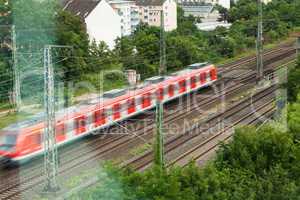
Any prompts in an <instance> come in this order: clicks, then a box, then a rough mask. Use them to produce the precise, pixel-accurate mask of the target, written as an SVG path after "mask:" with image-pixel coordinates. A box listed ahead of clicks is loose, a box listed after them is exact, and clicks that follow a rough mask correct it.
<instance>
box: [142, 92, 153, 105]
mask: <svg viewBox="0 0 300 200" xmlns="http://www.w3.org/2000/svg"><path fill="white" fill-rule="evenodd" d="M149 106H151V94H150V93H146V94H144V95H143V96H142V108H147V107H149Z"/></svg>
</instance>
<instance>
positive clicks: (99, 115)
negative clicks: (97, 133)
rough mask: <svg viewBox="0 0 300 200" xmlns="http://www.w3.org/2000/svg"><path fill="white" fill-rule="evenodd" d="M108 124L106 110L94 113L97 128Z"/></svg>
mask: <svg viewBox="0 0 300 200" xmlns="http://www.w3.org/2000/svg"><path fill="white" fill-rule="evenodd" d="M105 123H106V115H105V110H104V109H101V110H96V111H95V112H94V124H95V127H99V126H102V125H104V124H105Z"/></svg>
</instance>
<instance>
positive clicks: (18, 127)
mask: <svg viewBox="0 0 300 200" xmlns="http://www.w3.org/2000/svg"><path fill="white" fill-rule="evenodd" d="M217 76H218V75H217V69H216V67H215V66H214V65H212V64H208V63H196V64H192V65H190V66H188V67H187V68H186V69H184V70H181V71H178V72H176V73H173V74H171V75H169V76H164V77H162V76H156V77H152V78H149V79H146V80H145V81H144V83H142V84H140V85H138V86H137V87H136V88H134V89H116V90H112V91H109V92H106V93H104V94H103V95H102V96H101V97H99V98H97V99H94V100H90V101H87V102H85V104H84V105H79V106H74V107H71V108H68V109H67V111H64V112H58V113H56V127H55V133H56V141H57V142H56V144H57V145H58V146H62V145H64V144H66V143H69V142H72V141H74V140H77V139H79V138H81V137H84V136H86V135H89V134H91V133H92V132H95V131H97V130H99V129H103V128H104V127H108V126H111V125H113V124H114V123H116V122H118V121H122V120H125V119H127V118H130V117H132V116H133V115H137V114H139V113H142V112H144V111H145V110H149V109H151V108H153V107H155V105H156V101H157V100H159V101H162V102H167V101H170V100H172V99H175V98H178V97H180V96H182V95H184V94H188V93H190V92H192V91H195V90H198V89H200V88H203V87H206V86H209V85H211V84H212V83H214V82H215V81H217V79H218V77H217ZM43 132H44V115H43V114H42V115H36V116H34V117H33V118H31V119H29V120H26V121H22V122H18V123H16V124H12V125H10V126H8V127H6V128H4V129H2V130H1V132H0V157H1V159H5V160H7V161H9V162H11V163H18V164H20V163H23V162H27V161H28V160H30V159H32V158H34V157H36V156H38V155H41V154H43V137H42V135H43Z"/></svg>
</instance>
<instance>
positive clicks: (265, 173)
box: [70, 59, 300, 200]
mask: <svg viewBox="0 0 300 200" xmlns="http://www.w3.org/2000/svg"><path fill="white" fill-rule="evenodd" d="M299 70H300V59H299V61H298V64H297V65H296V66H295V68H294V69H292V70H291V71H290V73H289V75H290V76H289V79H288V83H287V85H286V87H287V89H288V94H289V95H290V97H296V96H297V95H296V94H298V98H290V99H289V100H290V101H289V104H288V105H287V106H288V115H287V116H288V117H287V119H281V120H279V121H273V122H270V123H269V124H267V125H264V126H262V127H260V129H257V127H241V128H238V129H237V130H236V133H235V135H234V138H233V140H232V141H231V142H230V143H228V144H222V145H221V148H220V150H219V151H218V153H217V156H216V158H215V159H214V160H213V161H211V162H210V163H207V165H206V166H204V167H203V168H199V167H197V166H196V164H195V163H193V162H192V163H191V164H190V165H189V166H188V167H186V168H179V167H174V168H171V169H169V170H161V169H160V168H156V167H154V168H152V169H149V170H147V171H146V172H144V173H139V172H133V171H131V170H128V169H125V170H120V169H118V168H115V167H111V166H109V167H107V168H106V169H107V171H105V172H103V170H102V171H101V173H98V177H99V183H98V184H95V185H94V186H93V187H90V188H88V189H86V190H84V191H81V192H80V194H74V195H73V196H72V197H71V198H70V199H82V198H88V199H118V200H119V199H124V200H125V199H126V200H136V199H156V200H162V199H165V200H167V199H172V200H176V199H178V200H185V199H186V200H193V199H195V200H196V199H220V200H221V199H222V200H224V199H237V200H240V199H249V200H250V199H270V200H277V199H278V200H282V199H289V200H291V199H298V198H299V195H300V185H299V183H300V182H299V180H300V145H299V139H300V134H299V133H300V125H299V124H300V88H299V87H298V88H297V87H295V86H296V85H297V86H299V84H297V83H298V82H299V79H300V75H299V74H298V75H297V73H298V71H299ZM295 72H297V73H295ZM296 76H297V79H296V78H295V77H296ZM282 120H287V127H285V126H284V124H285V123H281V122H282Z"/></svg>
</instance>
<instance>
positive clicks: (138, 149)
mask: <svg viewBox="0 0 300 200" xmlns="http://www.w3.org/2000/svg"><path fill="white" fill-rule="evenodd" d="M150 149H152V145H149V144H148V143H145V144H143V145H140V146H138V147H136V148H133V149H132V150H131V151H130V154H131V155H133V156H139V155H141V154H143V153H145V152H146V151H148V150H150Z"/></svg>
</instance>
